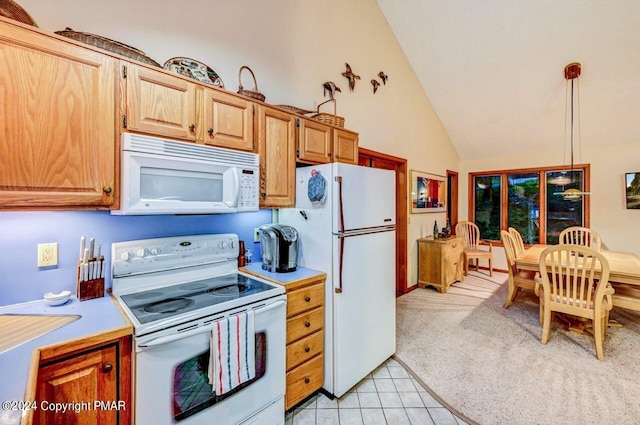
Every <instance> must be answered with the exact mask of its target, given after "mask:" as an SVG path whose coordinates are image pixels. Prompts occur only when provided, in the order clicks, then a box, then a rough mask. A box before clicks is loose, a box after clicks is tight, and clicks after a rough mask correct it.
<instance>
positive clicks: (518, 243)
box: [509, 227, 524, 257]
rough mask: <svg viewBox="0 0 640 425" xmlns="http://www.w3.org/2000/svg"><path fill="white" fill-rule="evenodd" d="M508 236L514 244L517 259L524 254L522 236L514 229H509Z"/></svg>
mask: <svg viewBox="0 0 640 425" xmlns="http://www.w3.org/2000/svg"><path fill="white" fill-rule="evenodd" d="M509 234H510V235H511V237H512V238H513V242H514V243H515V248H516V257H518V256H520V255H522V254H523V253H524V241H523V240H522V235H521V234H520V232H518V229H516V228H514V227H509Z"/></svg>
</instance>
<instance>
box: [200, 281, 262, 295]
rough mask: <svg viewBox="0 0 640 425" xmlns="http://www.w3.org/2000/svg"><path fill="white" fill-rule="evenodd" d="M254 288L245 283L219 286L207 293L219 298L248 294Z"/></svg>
mask: <svg viewBox="0 0 640 425" xmlns="http://www.w3.org/2000/svg"><path fill="white" fill-rule="evenodd" d="M252 288H253V287H252V286H251V285H249V284H245V283H232V284H229V285H223V286H218V287H217V288H211V289H209V290H208V291H207V293H209V294H211V295H218V296H228V295H237V294H242V293H245V292H247V291H248V290H250V289H252Z"/></svg>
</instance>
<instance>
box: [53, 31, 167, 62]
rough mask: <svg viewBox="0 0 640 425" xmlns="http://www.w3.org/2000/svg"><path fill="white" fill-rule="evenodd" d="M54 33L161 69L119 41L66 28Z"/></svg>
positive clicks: (137, 51) (141, 53)
mask: <svg viewBox="0 0 640 425" xmlns="http://www.w3.org/2000/svg"><path fill="white" fill-rule="evenodd" d="M55 33H56V34H58V35H62V36H64V37H67V38H71V39H73V40H76V41H79V42H81V43H85V44H89V45H91V46H95V47H98V48H100V49H103V50H106V51H109V52H113V53H117V54H119V55H122V56H126V57H128V58H131V59H135V60H137V61H140V62H144V63H147V64H149V65H153V66H157V67H158V68H162V65H160V64H159V63H158V62H156V61H154V60H153V59H151V58H150V57H148V56H147V55H146V54H145V53H144V52H143V51H141V50H138V49H136V48H135V47H131V46H128V45H126V44H124V43H120V42H119V41H114V40H110V39H108V38H106V37H102V36H99V35H95V34H89V33H86V32H78V31H74V30H72V29H71V28H68V27H67V28H65V29H64V31H56V32H55Z"/></svg>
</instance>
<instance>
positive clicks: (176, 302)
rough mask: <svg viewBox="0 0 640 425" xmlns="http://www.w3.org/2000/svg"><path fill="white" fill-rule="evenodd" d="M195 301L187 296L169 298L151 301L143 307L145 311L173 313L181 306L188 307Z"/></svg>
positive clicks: (180, 308)
mask: <svg viewBox="0 0 640 425" xmlns="http://www.w3.org/2000/svg"><path fill="white" fill-rule="evenodd" d="M194 302H195V301H193V300H190V299H189V298H169V299H166V300H162V301H158V302H155V303H151V304H149V305H147V306H145V307H144V308H143V310H144V311H146V312H147V313H175V312H176V311H180V310H182V309H183V308H186V307H189V306H190V305H192V304H193V303H194Z"/></svg>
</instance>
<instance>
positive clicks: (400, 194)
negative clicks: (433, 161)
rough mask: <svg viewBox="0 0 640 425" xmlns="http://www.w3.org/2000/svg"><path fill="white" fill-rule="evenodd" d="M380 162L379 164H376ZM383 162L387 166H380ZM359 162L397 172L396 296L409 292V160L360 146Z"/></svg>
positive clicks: (366, 165)
mask: <svg viewBox="0 0 640 425" xmlns="http://www.w3.org/2000/svg"><path fill="white" fill-rule="evenodd" d="M377 162H378V164H376V163H377ZM379 162H382V163H384V164H385V165H386V167H382V166H380V165H381V164H379ZM358 164H359V165H363V166H365V167H373V168H385V169H392V170H394V171H395V172H396V297H399V296H400V295H402V294H405V293H407V292H408V289H407V288H408V287H407V278H408V273H407V267H408V262H407V259H408V253H407V235H408V224H409V213H408V208H409V201H408V197H407V193H408V187H407V182H408V179H407V160H406V159H404V158H400V157H397V156H393V155H388V154H386V153H382V152H377V151H373V150H370V149H365V148H358Z"/></svg>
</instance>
